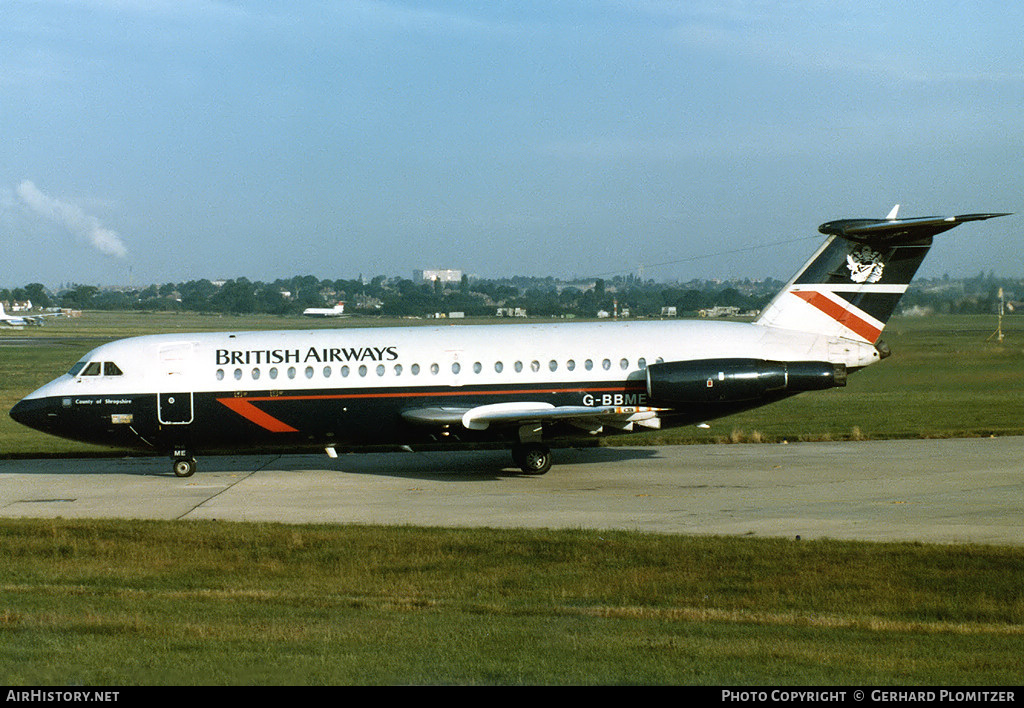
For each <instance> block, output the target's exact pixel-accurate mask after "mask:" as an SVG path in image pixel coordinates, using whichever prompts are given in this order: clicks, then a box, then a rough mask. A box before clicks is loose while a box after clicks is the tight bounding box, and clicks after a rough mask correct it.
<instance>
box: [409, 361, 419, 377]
mask: <svg viewBox="0 0 1024 708" xmlns="http://www.w3.org/2000/svg"><path fill="white" fill-rule="evenodd" d="M410 370H411V371H412V375H413V376H419V375H420V365H419V364H413V365H412V366H411V367H410Z"/></svg>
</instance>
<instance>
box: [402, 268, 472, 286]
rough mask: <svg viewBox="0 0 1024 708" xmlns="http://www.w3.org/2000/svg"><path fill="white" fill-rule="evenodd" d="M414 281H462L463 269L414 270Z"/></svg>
mask: <svg viewBox="0 0 1024 708" xmlns="http://www.w3.org/2000/svg"><path fill="white" fill-rule="evenodd" d="M412 279H413V282H416V283H461V282H462V271H461V270H414V271H413V272H412Z"/></svg>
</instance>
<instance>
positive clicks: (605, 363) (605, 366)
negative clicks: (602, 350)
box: [601, 359, 612, 371]
mask: <svg viewBox="0 0 1024 708" xmlns="http://www.w3.org/2000/svg"><path fill="white" fill-rule="evenodd" d="M601 368H602V369H604V370H605V371H608V369H610V368H612V362H611V360H609V359H605V360H604V361H602V362H601Z"/></svg>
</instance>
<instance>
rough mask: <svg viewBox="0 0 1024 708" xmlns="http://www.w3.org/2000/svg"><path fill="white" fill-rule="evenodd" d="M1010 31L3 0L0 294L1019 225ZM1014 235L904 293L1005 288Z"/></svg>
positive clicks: (789, 250)
mask: <svg viewBox="0 0 1024 708" xmlns="http://www.w3.org/2000/svg"><path fill="white" fill-rule="evenodd" d="M1022 28H1024V6H1021V5H1020V4H1019V3H1001V2H999V3H996V2H986V1H984V0H981V1H974V2H946V1H939V2H899V3H875V2H856V3H847V2H826V1H822V2H740V1H739V0H736V1H729V0H724V1H717V2H710V1H709V2H701V1H696V2H668V1H667V0H666V1H659V0H651V1H650V2H643V1H639V2H625V1H621V2H616V1H612V0H607V1H602V0H591V1H590V2H570V1H564V2H560V1H558V0H552V1H548V2H493V3H487V2H399V1H397V0H387V1H381V2H375V1H372V0H351V1H348V2H345V1H340V0H339V1H338V2H319V3H318V2H302V1H301V0H299V1H291V0H290V1H288V2H272V1H266V2H228V1H216V0H145V1H143V0H137V1H136V0H81V1H78V2H74V1H68V2H56V1H47V0H40V1H35V2H20V1H18V0H2V1H0V247H2V248H3V252H4V255H3V258H2V259H0V285H7V286H13V285H23V284H25V283H28V282H43V283H46V284H48V285H56V284H58V283H67V282H78V283H91V284H97V285H101V284H103V285H105V284H123V283H127V282H129V279H130V280H131V281H132V282H134V283H136V284H149V283H163V282H168V281H173V282H179V281H184V280H191V279H196V278H210V279H216V278H235V277H241V276H245V277H248V278H251V279H254V280H273V279H275V278H278V277H290V276H292V275H306V274H312V275H316V276H318V277H322V278H327V277H329V278H355V277H357V276H359V275H363V276H366V277H372V276H374V275H380V274H383V275H388V276H394V275H397V276H402V277H410V276H411V274H412V271H413V269H416V268H458V269H462V270H464V271H466V272H469V273H472V274H475V275H479V276H481V277H500V276H503V275H511V274H523V275H553V276H556V277H573V276H581V277H585V276H592V275H604V276H609V275H614V274H618V273H622V274H625V273H635V272H638V271H639V270H640V268H641V267H643V273H644V276H645V277H648V278H654V279H658V280H668V279H673V278H681V279H684V280H685V279H689V278H694V277H751V278H764V277H775V278H780V279H783V278H787V277H789V276H790V275H791V274H792V273H793V271H794V270H795V269H796V267H797V266H799V265H800V263H801V262H802V261H803V259H804V258H805V257H806V256H807V255H809V253H810V251H811V250H813V248H814V246H815V245H816V242H817V240H818V238H817V232H816V229H817V226H818V224H820V223H822V222H824V221H828V220H831V219H836V218H845V217H860V216H879V217H881V216H884V215H885V214H886V213H887V212H888V211H889V209H890V208H891V207H892V205H893V204H895V203H897V202H898V203H900V204H901V205H903V206H902V214H903V215H905V216H914V215H918V216H920V215H930V214H948V213H962V212H976V211H1012V212H1021V211H1024V204H1022V194H1024V189H1022V187H1024V176H1022V172H1024V169H1022V166H1024V159H1022V158H1024V34H1022ZM1022 218H1024V215H1022V216H1015V217H1009V218H1006V219H1001V220H998V221H992V222H985V224H970V225H967V226H964V227H962V228H961V229H957V230H955V231H952V232H950V233H949V234H946V235H944V236H941V237H940V238H939V240H938V241H937V245H936V247H935V249H934V252H933V254H932V255H931V256H930V259H929V260H927V261H926V262H925V265H924V268H923V270H922V273H923V274H926V275H941V274H943V273H949V274H950V275H953V276H959V275H974V274H976V273H978V272H980V271H985V272H988V271H990V270H991V271H994V272H995V273H997V274H999V275H1021V276H1024V259H1022V258H1021V253H1022V248H1021V247H1022V245H1024V240H1022V238H1021V232H1022V229H1024V221H1022ZM802 237H808V238H807V239H805V240H804V239H802Z"/></svg>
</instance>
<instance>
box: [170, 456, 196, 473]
mask: <svg viewBox="0 0 1024 708" xmlns="http://www.w3.org/2000/svg"><path fill="white" fill-rule="evenodd" d="M173 469H174V476H175V477H191V476H192V475H194V474H195V473H196V458H194V457H176V458H174V467H173Z"/></svg>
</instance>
